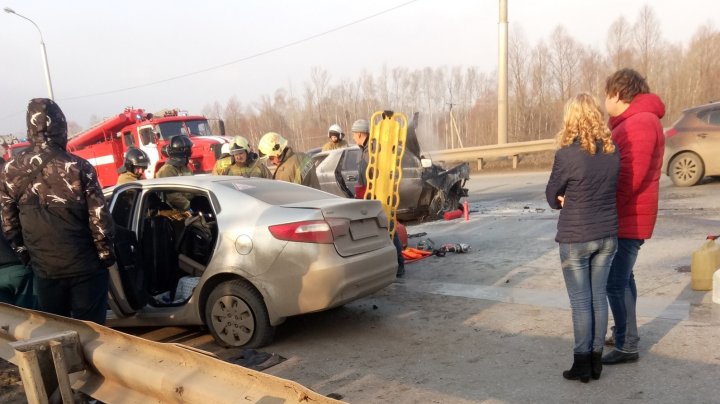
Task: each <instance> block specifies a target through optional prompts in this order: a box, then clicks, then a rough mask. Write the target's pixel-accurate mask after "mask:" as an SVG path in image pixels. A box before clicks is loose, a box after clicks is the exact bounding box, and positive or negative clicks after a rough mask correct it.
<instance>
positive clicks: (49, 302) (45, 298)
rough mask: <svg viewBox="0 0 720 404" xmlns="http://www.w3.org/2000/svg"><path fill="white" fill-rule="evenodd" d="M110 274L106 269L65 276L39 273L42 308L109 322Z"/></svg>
mask: <svg viewBox="0 0 720 404" xmlns="http://www.w3.org/2000/svg"><path fill="white" fill-rule="evenodd" d="M108 282H109V274H108V270H107V269H106V268H102V269H98V270H97V271H94V272H92V273H89V274H83V275H77V276H72V277H69V278H61V279H45V278H41V277H39V276H37V275H36V276H35V290H36V292H37V298H38V304H39V306H40V310H42V311H45V312H48V313H52V314H58V315H61V316H65V317H72V318H74V319H78V320H88V321H94V322H96V323H98V324H105V316H106V314H107V296H108Z"/></svg>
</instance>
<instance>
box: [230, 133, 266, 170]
mask: <svg viewBox="0 0 720 404" xmlns="http://www.w3.org/2000/svg"><path fill="white" fill-rule="evenodd" d="M230 155H231V156H232V157H233V161H234V163H233V164H232V165H231V166H229V167H228V168H227V169H226V170H225V175H239V176H243V177H258V178H268V179H271V178H272V173H270V170H268V168H267V166H266V165H265V164H263V162H262V161H260V160H258V155H257V154H255V153H253V152H252V151H251V150H250V144H249V143H248V141H247V139H245V138H244V137H242V136H236V137H235V138H234V139H233V142H232V145H231V146H230Z"/></svg>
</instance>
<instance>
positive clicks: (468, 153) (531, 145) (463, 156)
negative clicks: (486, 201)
mask: <svg viewBox="0 0 720 404" xmlns="http://www.w3.org/2000/svg"><path fill="white" fill-rule="evenodd" d="M549 150H555V139H542V140H531V141H529V142H516V143H507V144H493V145H489V146H476V147H465V148H462V149H447V150H435V151H429V152H425V153H423V154H424V155H425V156H426V157H430V158H431V159H433V160H437V161H473V160H477V162H478V169H479V170H482V168H483V159H488V158H496V157H512V158H513V168H517V164H518V156H519V155H520V154H526V153H535V152H541V151H549Z"/></svg>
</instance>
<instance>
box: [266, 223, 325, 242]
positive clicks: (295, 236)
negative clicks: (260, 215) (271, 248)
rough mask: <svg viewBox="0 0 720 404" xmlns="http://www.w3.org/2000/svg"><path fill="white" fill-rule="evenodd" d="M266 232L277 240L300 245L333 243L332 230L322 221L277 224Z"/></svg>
mask: <svg viewBox="0 0 720 404" xmlns="http://www.w3.org/2000/svg"><path fill="white" fill-rule="evenodd" d="M268 230H270V234H272V235H273V237H275V238H276V239H278V240H287V241H297V242H300V243H319V244H332V243H333V230H332V228H331V226H330V224H329V223H328V222H326V221H324V220H308V221H304V222H295V223H285V224H277V225H274V226H270V227H268Z"/></svg>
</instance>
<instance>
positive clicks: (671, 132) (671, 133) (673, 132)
mask: <svg viewBox="0 0 720 404" xmlns="http://www.w3.org/2000/svg"><path fill="white" fill-rule="evenodd" d="M677 133H678V131H677V129H675V128H670V129H668V130H666V131H665V137H670V136H674V135H676V134H677Z"/></svg>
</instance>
